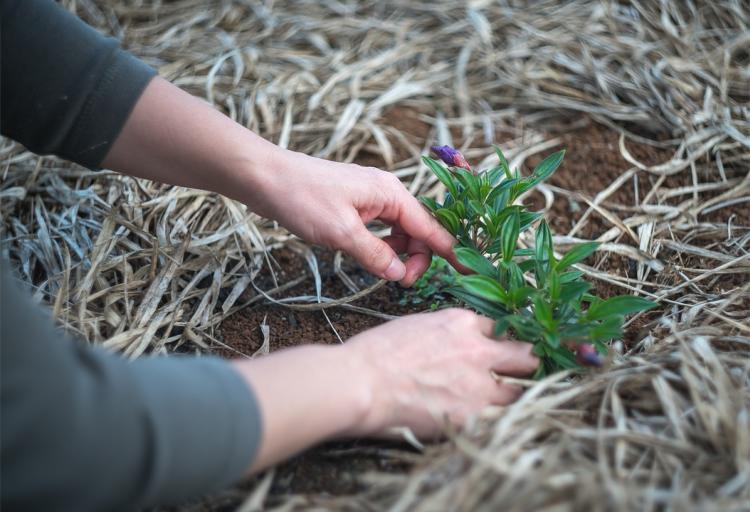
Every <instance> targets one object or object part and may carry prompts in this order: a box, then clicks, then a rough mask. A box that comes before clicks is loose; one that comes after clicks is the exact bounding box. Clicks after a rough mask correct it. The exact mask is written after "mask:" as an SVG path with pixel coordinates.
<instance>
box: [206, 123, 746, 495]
mask: <svg viewBox="0 0 750 512" xmlns="http://www.w3.org/2000/svg"><path fill="white" fill-rule="evenodd" d="M407 112H408V114H406V115H407V116H411V121H410V122H409V123H406V124H405V125H403V126H401V125H400V124H399V123H398V122H396V124H395V125H394V126H395V127H396V128H397V129H398V128H400V129H402V131H404V132H406V133H410V132H411V130H414V129H415V127H416V128H417V129H419V124H418V123H415V121H414V120H415V119H418V115H417V114H415V113H414V112H413V111H407ZM571 124H572V125H573V126H575V129H574V130H568V131H567V132H565V133H563V134H557V133H554V132H553V133H550V134H549V137H554V136H558V135H560V136H561V139H562V140H561V143H560V145H561V147H564V148H565V149H566V158H565V160H564V162H563V164H562V165H561V167H560V169H559V170H558V171H557V172H556V173H555V174H554V175H553V177H552V178H550V180H549V182H548V184H549V185H551V186H553V187H557V188H559V189H560V190H561V191H571V190H573V191H576V197H579V196H585V197H586V198H588V199H589V200H590V199H592V198H594V197H595V196H596V195H597V194H598V193H600V192H601V191H602V190H604V189H605V188H606V187H608V186H609V185H610V184H611V183H612V182H613V181H615V180H616V179H617V178H618V177H619V176H620V175H621V174H622V173H624V172H625V171H627V170H628V169H629V168H630V167H632V165H631V164H629V163H628V162H627V161H625V160H624V159H623V158H622V157H621V156H620V155H619V151H618V139H619V133H618V132H616V131H614V130H611V129H610V128H607V127H605V126H602V125H601V124H598V123H596V122H595V121H593V120H591V119H589V118H586V117H579V118H576V119H574V120H572V121H571ZM420 134H424V132H417V134H416V135H417V136H418V135H420ZM627 147H628V150H629V151H630V152H631V154H632V155H633V156H634V157H635V158H637V159H638V160H639V161H640V162H642V163H644V164H645V165H656V164H659V163H662V162H664V161H667V160H668V159H669V158H671V156H672V150H671V149H669V148H660V147H658V146H653V145H648V144H644V143H639V142H633V141H628V142H627ZM538 161H540V157H537V156H534V157H532V158H530V159H529V161H528V164H527V165H526V166H525V167H526V169H525V171H526V172H528V170H529V168H530V167H532V166H533V165H535V164H536V163H538ZM365 163H367V164H370V165H382V162H378V161H377V160H376V159H374V158H371V157H370V158H368V159H367V160H366V161H365ZM729 172H730V176H729V177H734V176H735V175H739V172H735V171H733V170H730V171H729ZM635 179H637V180H639V184H638V187H639V189H640V190H641V191H644V190H649V189H650V188H651V187H653V186H654V184H655V181H656V178H651V177H648V176H647V177H644V176H642V175H637V176H636V177H635ZM633 181H634V180H631V181H629V182H627V183H626V184H625V185H623V186H622V187H621V188H620V189H618V190H617V191H616V192H615V193H613V194H612V195H611V196H610V197H609V198H608V199H607V201H606V202H604V203H603V204H604V205H605V206H612V207H620V208H622V207H623V206H624V205H629V204H634V203H635V202H636V201H635V191H634V189H635V186H636V185H634V183H633ZM681 186H689V183H688V182H686V179H685V178H684V177H683V176H680V177H678V178H672V179H670V180H668V182H667V187H669V188H676V187H681ZM665 188H666V187H665ZM529 201H530V202H531V203H532V204H534V205H535V207H536V208H538V209H542V208H544V200H543V197H542V196H541V194H535V195H533V196H532V197H530V198H529ZM585 205H586V203H585V202H584V201H583V200H581V199H579V200H576V199H574V198H573V196H565V195H560V194H557V195H556V200H555V201H554V202H553V204H552V207H551V208H550V210H549V211H548V213H547V218H548V219H549V221H550V224H551V226H552V227H553V229H554V230H555V231H556V232H557V233H567V232H568V231H569V230H570V229H571V228H572V227H573V226H574V225H575V223H576V222H577V221H578V220H579V219H580V218H581V217H582V215H583V212H584V207H585ZM730 217H732V218H733V219H734V220H735V222H736V223H737V224H738V225H750V224H748V223H747V221H748V214H747V212H746V211H742V210H740V211H737V210H736V209H732V208H726V209H723V210H718V211H716V212H715V213H714V214H713V215H712V219H711V220H712V221H713V222H720V223H726V222H728V220H729V218H730ZM743 222H744V223H745V224H742V223H743ZM611 227H612V224H611V223H610V222H608V221H607V219H605V218H603V217H601V216H599V215H598V214H593V215H592V216H591V217H590V219H589V220H588V222H587V223H585V224H584V229H583V230H582V231H581V235H582V236H584V237H586V238H590V239H595V238H596V237H597V236H600V235H602V234H603V233H605V232H606V231H607V230H608V229H609V228H611ZM312 253H313V254H314V255H315V260H316V262H317V271H318V272H319V275H320V277H321V278H322V279H321V285H322V286H321V294H322V296H324V297H327V298H330V299H345V298H347V297H350V296H352V295H353V294H354V293H357V292H358V291H360V290H363V289H366V288H368V287H370V286H372V285H373V284H375V283H376V282H377V279H376V278H374V277H373V276H371V275H369V274H367V273H366V272H364V271H363V270H362V269H361V268H360V267H359V266H358V265H357V264H356V263H354V262H352V261H351V260H350V259H349V258H346V257H344V258H343V259H342V262H343V263H342V264H341V265H340V267H339V272H343V273H344V274H345V275H346V276H347V277H348V278H349V280H350V282H351V283H354V285H356V289H355V290H353V289H351V288H349V287H348V286H347V284H346V283H345V282H344V280H342V278H341V277H339V276H340V274H339V273H337V271H336V265H335V261H334V260H335V254H334V253H333V252H332V251H329V250H325V249H322V248H313V250H312ZM269 254H270V256H271V261H272V262H273V263H272V265H271V267H272V268H273V269H274V272H273V274H274V277H272V276H271V272H270V271H269V270H268V267H266V268H264V271H263V272H262V273H261V274H260V275H259V276H258V278H257V279H256V283H255V284H256V286H257V287H258V288H260V289H263V290H268V289H272V288H274V287H276V286H281V287H283V285H285V284H288V283H290V282H295V281H299V278H300V277H301V276H306V279H304V280H303V281H302V282H301V283H299V284H297V285H296V286H294V287H292V288H289V289H286V290H284V292H283V294H282V296H283V297H297V296H301V297H311V296H315V294H316V291H315V285H314V277H313V272H312V270H311V269H310V266H309V263H308V261H307V260H306V258H305V255H304V254H303V253H302V252H301V251H299V252H295V251H294V250H292V249H290V248H288V247H283V248H279V249H277V250H272V251H271V252H270V253H269ZM672 256H673V257H674V256H675V255H672ZM589 260H590V261H587V263H589V264H591V265H592V266H593V267H595V268H597V269H598V270H600V271H602V272H605V273H608V274H612V275H614V276H618V277H621V278H624V280H625V281H624V282H627V279H628V278H632V279H636V269H637V264H636V262H635V261H633V260H630V259H628V258H627V257H625V256H620V255H617V254H609V253H606V252H605V253H599V254H597V255H595V256H592V257H590V258H589ZM717 277H718V278H717V279H716V280H715V281H714V282H713V283H712V286H711V289H712V290H713V291H714V292H715V293H717V294H721V293H723V292H724V291H725V290H729V289H732V288H735V287H737V286H739V285H740V284H741V283H740V280H742V279H743V276H742V275H738V274H725V275H723V276H717ZM345 279H346V278H345ZM665 279H666V280H669V277H665ZM594 284H595V290H596V292H597V293H598V294H600V295H601V296H604V297H607V296H610V295H615V294H618V293H622V288H621V287H620V286H617V285H614V284H611V283H608V282H606V281H602V280H594ZM256 294H257V292H256V291H250V292H248V295H247V297H245V298H246V299H250V298H252V297H253V296H256ZM274 298H275V299H279V298H280V296H274ZM415 298H416V297H415V294H414V291H412V290H409V289H403V288H402V287H400V286H399V285H398V284H395V283H386V284H384V285H383V286H382V287H380V288H378V289H377V290H375V291H373V292H372V293H369V294H366V295H365V296H363V297H362V298H360V299H357V300H354V301H352V302H348V303H347V304H349V305H351V306H357V307H359V308H362V309H363V310H366V311H362V312H358V311H351V310H347V309H345V308H342V307H331V308H326V309H325V312H326V313H325V314H324V313H323V311H322V310H313V311H299V310H295V309H293V307H294V306H292V308H290V307H288V306H284V305H280V304H272V303H269V301H262V302H259V303H258V304H257V305H255V306H253V307H248V308H246V309H243V310H241V311H238V312H237V313H235V314H234V315H232V316H230V317H228V318H227V319H226V320H224V321H223V322H222V324H221V326H220V336H219V338H220V340H221V341H222V342H223V343H224V344H226V347H224V346H217V347H214V349H213V350H214V352H215V353H217V354H219V355H222V356H224V357H237V356H238V355H240V354H241V355H243V356H251V355H252V354H255V353H256V352H258V351H261V350H262V347H263V344H264V341H265V340H266V339H268V345H269V349H270V351H271V352H273V351H276V350H281V349H284V348H288V347H292V346H296V345H300V344H307V343H325V344H336V343H341V340H346V339H348V338H350V337H352V336H355V335H356V334H358V333H360V332H362V331H364V330H366V329H368V328H371V327H374V326H375V325H378V324H380V323H382V322H384V321H386V320H385V319H383V318H382V317H380V316H378V315H394V316H401V315H405V314H410V313H417V312H420V311H428V310H429V309H430V307H429V306H430V304H429V302H428V303H421V304H414V303H413V300H414V299H415ZM307 305H308V306H309V303H308V304H307ZM443 305H444V306H445V305H448V304H443ZM663 314H664V312H663V309H656V310H654V311H650V312H648V313H645V314H643V315H640V317H639V318H638V320H637V321H636V322H634V323H633V324H632V325H631V326H629V328H628V329H627V331H626V335H625V338H624V340H625V341H626V347H628V348H632V347H635V346H636V345H637V344H638V342H639V341H641V340H643V339H644V338H645V337H646V336H647V335H648V334H649V332H650V331H651V329H652V328H653V326H654V322H655V321H656V320H658V318H660V317H661V316H662V315H663ZM261 325H266V326H267V327H268V334H267V335H266V336H267V337H268V338H266V337H264V334H263V330H262V329H261ZM404 342H408V340H404ZM332 392H335V390H333V391H332ZM416 453H417V452H415V451H414V450H412V449H410V447H409V446H408V445H407V444H405V443H404V444H400V445H399V444H383V443H377V442H368V441H351V442H344V443H335V444H332V445H327V446H324V447H319V448H316V449H313V450H311V451H309V452H308V453H305V454H303V455H301V456H299V457H297V458H295V459H294V460H292V461H290V462H288V463H286V464H283V465H282V466H281V467H280V468H278V469H277V473H276V477H275V478H274V483H273V485H272V487H271V490H270V498H269V499H270V500H271V502H273V501H274V498H273V496H280V495H288V494H289V493H292V494H302V495H304V494H306V493H314V494H318V493H323V494H330V495H342V496H346V495H356V494H357V493H358V492H360V491H362V489H363V487H364V486H366V479H364V480H363V477H364V476H366V475H367V474H369V473H371V472H388V473H391V474H397V473H399V472H404V471H405V470H407V469H408V468H409V467H411V465H412V464H413V463H414V461H418V459H419V457H418V455H417V454H416Z"/></svg>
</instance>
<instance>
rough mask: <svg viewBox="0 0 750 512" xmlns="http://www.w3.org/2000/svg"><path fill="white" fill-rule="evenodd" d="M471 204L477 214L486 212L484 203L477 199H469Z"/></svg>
mask: <svg viewBox="0 0 750 512" xmlns="http://www.w3.org/2000/svg"><path fill="white" fill-rule="evenodd" d="M469 206H470V207H471V209H472V210H473V211H474V213H475V214H477V215H483V214H484V211H485V209H484V206H483V205H482V203H480V202H479V201H477V200H476V199H469Z"/></svg>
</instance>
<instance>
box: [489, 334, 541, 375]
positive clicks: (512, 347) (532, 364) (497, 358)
mask: <svg viewBox="0 0 750 512" xmlns="http://www.w3.org/2000/svg"><path fill="white" fill-rule="evenodd" d="M492 343H493V344H494V348H493V349H492V356H491V357H492V359H491V361H490V367H491V369H492V370H494V371H496V372H497V373H499V374H500V375H508V376H512V377H525V376H527V375H529V374H531V373H533V372H534V370H536V369H537V367H538V366H539V358H537V357H536V356H535V355H534V354H533V353H532V352H531V350H532V348H533V346H532V345H531V343H523V342H520V341H493V342H492Z"/></svg>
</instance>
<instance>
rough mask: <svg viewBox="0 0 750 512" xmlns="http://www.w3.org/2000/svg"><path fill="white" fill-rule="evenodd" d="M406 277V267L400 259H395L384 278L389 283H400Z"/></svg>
mask: <svg viewBox="0 0 750 512" xmlns="http://www.w3.org/2000/svg"><path fill="white" fill-rule="evenodd" d="M405 275H406V266H405V265H404V264H403V263H401V260H400V259H398V258H393V259H392V260H391V264H390V265H388V268H387V269H386V270H385V273H384V274H383V276H384V277H385V278H386V279H388V280H389V281H400V280H402V279H403V278H404V276H405Z"/></svg>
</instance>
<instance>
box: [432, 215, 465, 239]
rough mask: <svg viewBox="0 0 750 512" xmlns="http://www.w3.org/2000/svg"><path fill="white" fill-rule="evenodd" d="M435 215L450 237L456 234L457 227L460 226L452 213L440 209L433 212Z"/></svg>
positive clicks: (456, 217)
mask: <svg viewBox="0 0 750 512" xmlns="http://www.w3.org/2000/svg"><path fill="white" fill-rule="evenodd" d="M435 215H436V216H437V218H438V220H439V221H440V223H441V224H442V225H443V227H445V229H447V230H448V231H450V233H451V234H452V235H454V236H455V235H456V234H458V227H459V225H460V221H459V220H458V216H457V215H456V214H455V213H453V212H452V211H451V210H448V209H447V208H440V209H439V210H437V211H436V212H435Z"/></svg>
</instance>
